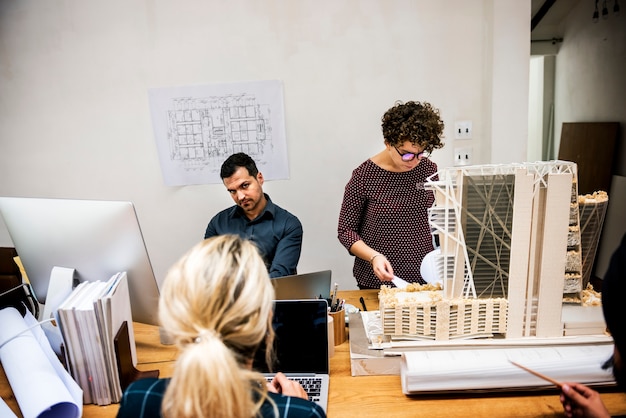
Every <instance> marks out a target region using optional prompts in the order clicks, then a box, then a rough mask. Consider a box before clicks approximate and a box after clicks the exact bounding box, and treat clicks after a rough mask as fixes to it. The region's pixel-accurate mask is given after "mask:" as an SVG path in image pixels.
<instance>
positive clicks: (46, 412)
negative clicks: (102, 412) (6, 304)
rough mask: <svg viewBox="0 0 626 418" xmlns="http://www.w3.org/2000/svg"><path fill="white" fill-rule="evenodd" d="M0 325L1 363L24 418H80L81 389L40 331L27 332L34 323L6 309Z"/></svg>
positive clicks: (81, 405) (32, 320)
mask: <svg viewBox="0 0 626 418" xmlns="http://www.w3.org/2000/svg"><path fill="white" fill-rule="evenodd" d="M0 323H1V324H2V327H0V347H1V348H0V362H2V366H3V367H4V371H5V373H6V376H7V379H8V380H9V384H10V385H11V389H12V390H13V394H14V395H15V399H16V400H17V403H18V405H19V407H20V410H21V412H22V415H23V416H24V418H31V417H37V418H55V417H60V418H61V417H62V418H73V417H76V418H78V417H80V416H81V415H82V409H83V393H82V390H81V389H80V387H79V386H78V385H77V384H76V382H75V381H74V380H73V379H72V378H71V376H70V375H69V374H68V373H67V371H66V370H65V369H64V368H63V365H62V364H61V363H60V362H59V360H58V359H57V357H56V355H55V354H54V351H53V350H52V348H51V347H50V344H49V343H48V340H47V339H46V337H45V334H44V333H43V331H42V330H41V328H40V327H39V326H36V327H34V328H33V329H31V330H27V329H28V328H29V327H30V326H33V325H36V324H37V321H36V320H35V318H34V317H33V316H32V315H31V314H30V313H27V314H26V316H25V317H22V315H21V314H20V313H19V312H18V311H17V310H16V309H15V308H5V309H2V310H0ZM25 330H26V331H25ZM20 333H21V334H20ZM18 334H19V336H18V337H16V338H14V339H12V340H11V341H8V340H9V339H11V338H12V337H13V336H15V335H18ZM6 341H8V342H6ZM4 342H6V344H3V343H4Z"/></svg>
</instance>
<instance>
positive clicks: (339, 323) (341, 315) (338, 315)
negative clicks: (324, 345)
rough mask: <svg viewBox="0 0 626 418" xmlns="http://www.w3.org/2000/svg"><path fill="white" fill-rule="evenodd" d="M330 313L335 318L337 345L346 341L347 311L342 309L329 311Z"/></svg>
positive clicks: (334, 326) (334, 327)
mask: <svg viewBox="0 0 626 418" xmlns="http://www.w3.org/2000/svg"><path fill="white" fill-rule="evenodd" d="M328 315H330V316H332V318H333V329H334V331H335V345H340V344H343V343H344V342H345V341H346V311H345V310H344V309H342V310H340V311H337V312H329V313H328Z"/></svg>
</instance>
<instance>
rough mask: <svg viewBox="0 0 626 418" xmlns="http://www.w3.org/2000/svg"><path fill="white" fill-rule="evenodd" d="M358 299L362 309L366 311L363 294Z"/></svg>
mask: <svg viewBox="0 0 626 418" xmlns="http://www.w3.org/2000/svg"><path fill="white" fill-rule="evenodd" d="M359 301H361V306H362V307H363V310H364V311H367V306H365V299H363V296H361V297H360V298H359Z"/></svg>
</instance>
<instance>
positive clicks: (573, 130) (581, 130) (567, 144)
mask: <svg viewBox="0 0 626 418" xmlns="http://www.w3.org/2000/svg"><path fill="white" fill-rule="evenodd" d="M618 132H619V122H580V123H564V124H563V129H562V130H561V144H560V145H559V156H558V158H559V160H564V161H572V162H575V163H576V164H577V165H578V194H588V193H593V192H595V191H598V190H602V191H605V192H607V193H608V191H609V190H610V188H611V177H612V173H613V161H614V158H613V157H614V155H615V149H616V143H617V135H618ZM609 198H610V196H609Z"/></svg>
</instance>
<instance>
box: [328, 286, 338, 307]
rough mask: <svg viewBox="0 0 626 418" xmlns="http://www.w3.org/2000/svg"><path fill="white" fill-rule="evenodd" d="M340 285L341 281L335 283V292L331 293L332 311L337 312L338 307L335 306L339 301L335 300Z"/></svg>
mask: <svg viewBox="0 0 626 418" xmlns="http://www.w3.org/2000/svg"><path fill="white" fill-rule="evenodd" d="M338 287H339V283H335V287H334V288H333V292H332V294H331V295H330V311H331V312H335V309H336V308H337V307H336V306H335V304H336V303H337V302H336V301H335V299H337V288H338Z"/></svg>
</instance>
